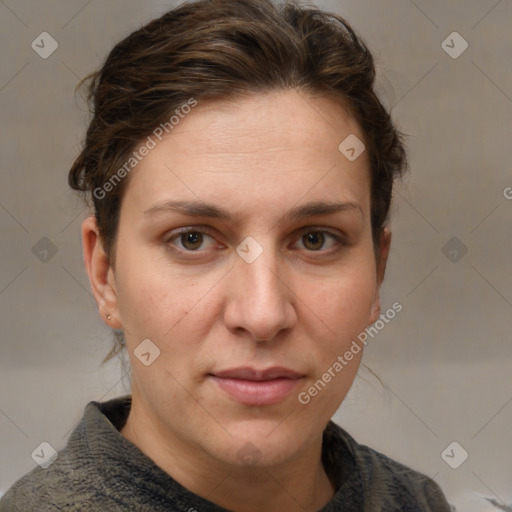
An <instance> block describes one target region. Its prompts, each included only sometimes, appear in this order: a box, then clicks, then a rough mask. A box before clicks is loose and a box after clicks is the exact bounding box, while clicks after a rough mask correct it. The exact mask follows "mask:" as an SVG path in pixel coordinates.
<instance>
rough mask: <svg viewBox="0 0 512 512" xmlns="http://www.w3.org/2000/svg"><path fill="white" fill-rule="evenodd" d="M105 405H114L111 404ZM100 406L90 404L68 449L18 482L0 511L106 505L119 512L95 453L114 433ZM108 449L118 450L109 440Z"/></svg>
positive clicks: (75, 510)
mask: <svg viewBox="0 0 512 512" xmlns="http://www.w3.org/2000/svg"><path fill="white" fill-rule="evenodd" d="M118 402H119V400H118V401H116V402H114V401H112V403H118ZM121 403H122V402H121ZM105 404H106V406H112V405H111V403H110V402H106V403H105ZM101 405H102V404H99V403H98V402H90V403H89V404H87V406H86V407H85V411H84V415H83V417H82V419H81V421H80V422H79V423H78V425H77V426H76V427H75V429H74V430H73V432H72V433H71V435H70V437H69V439H68V442H67V445H66V447H65V448H63V449H62V450H60V451H59V452H58V454H57V457H56V459H55V460H54V461H53V462H52V463H50V464H49V465H48V466H46V467H39V466H37V467H36V468H34V469H33V470H32V471H30V472H29V473H27V474H26V475H24V476H23V477H21V478H20V479H19V480H17V481H16V482H15V483H14V484H13V485H12V486H11V487H10V488H9V489H8V491H7V492H6V493H5V495H4V496H3V497H2V499H1V500H0V512H22V511H23V512H29V511H37V512H56V511H61V510H65V511H66V512H81V511H84V512H85V511H88V512H92V511H93V510H104V509H103V508H102V506H103V505H105V504H107V503H108V504H109V507H108V510H116V508H115V505H110V503H111V499H109V498H111V497H109V496H107V494H108V492H107V490H106V488H105V485H104V483H103V481H104V477H105V475H104V473H105V471H108V467H103V466H102V465H101V460H99V459H98V456H97V454H95V453H94V452H95V451H96V452H102V448H103V447H102V446H99V447H96V445H97V444H99V443H100V442H102V440H104V439H106V438H108V436H109V434H110V435H111V433H110V432H111V431H113V430H115V428H114V427H113V426H112V425H111V424H110V423H109V421H108V420H107V418H106V417H105V416H104V415H103V414H102V413H101V410H100V406H101ZM110 444H112V443H110ZM105 446H106V449H109V448H111V449H112V450H116V449H117V446H116V445H115V444H112V446H110V445H109V444H108V441H105ZM103 451H104V450H103ZM94 504H97V508H94ZM100 505H102V506H101V507H100Z"/></svg>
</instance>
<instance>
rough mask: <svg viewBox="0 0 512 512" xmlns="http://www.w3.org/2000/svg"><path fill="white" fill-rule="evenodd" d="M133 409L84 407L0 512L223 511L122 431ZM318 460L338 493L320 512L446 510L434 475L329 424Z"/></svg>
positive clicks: (0, 504) (126, 402)
mask: <svg viewBox="0 0 512 512" xmlns="http://www.w3.org/2000/svg"><path fill="white" fill-rule="evenodd" d="M130 406H131V397H130V396H125V397H119V398H115V399H113V400H109V401H108V402H103V403H99V402H90V403H89V404H87V406H86V408H85V412H84V416H83V418H82V419H81V421H80V423H79V424H78V425H77V427H76V428H75V429H74V430H73V432H72V433H71V435H70V437H69V440H68V442H67V446H66V447H65V448H64V449H63V450H61V451H60V452H59V454H58V458H57V459H56V460H55V461H54V462H53V463H52V464H51V465H50V466H49V467H47V469H43V468H42V467H36V468H35V469H33V470H32V471H31V472H30V473H28V474H27V475H25V476H24V477H22V478H21V479H20V480H18V481H17V482H16V483H15V484H14V485H13V486H12V487H11V488H10V489H9V490H8V491H7V493H6V494H5V496H4V497H3V498H2V500H1V501H0V512H31V511H37V512H57V511H69V512H85V511H87V512H93V511H94V512H96V511H98V512H117V511H130V512H134V511H136V512H194V511H197V512H221V511H224V512H225V509H223V508H221V507H219V506H217V505H215V504H214V503H212V502H210V501H207V500H205V499H203V498H201V497H200V496H198V495H196V494H194V493H192V492H190V491H189V490H187V489H186V488H184V487H183V486H181V485H180V484H179V483H178V482H176V481H175V480H174V479H173V478H172V477H171V476H169V475H168V474H167V473H166V472H164V471H163V470H162V469H160V468H159V467H158V466H157V465H156V464H155V463H154V462H153V461H152V460H151V459H150V458H148V457H147V456H146V455H144V454H143V453H142V452H141V451H140V450H139V449H138V448H137V447H136V446H135V445H134V444H133V443H131V442H130V441H128V440H127V439H126V438H124V437H123V436H122V435H121V434H120V432H119V430H120V429H121V428H122V426H123V425H124V423H125V421H126V418H127V417H128V413H129V411H130ZM322 458H323V462H324V465H325V468H326V471H327V473H328V475H329V476H330V478H331V480H332V481H333V482H336V483H337V486H336V488H337V492H336V494H335V496H334V497H333V499H332V500H331V501H330V502H329V503H328V504H327V505H326V506H325V507H324V508H322V510H321V512H336V511H344V512H359V511H360V512H363V511H364V512H370V511H371V512H378V511H383V512H392V511H402V512H421V511H432V512H449V511H450V507H449V505H448V503H447V502H446V499H445V498H444V496H443V494H442V492H441V490H440V488H439V486H438V485H437V484H436V483H435V482H434V481H433V480H431V479H430V478H428V477H427V476H425V475H422V474H421V473H418V472H416V471H413V470H411V469H409V468H407V467H406V466H403V465H402V464H399V463H398V462H395V461H393V460H391V459H389V458H388V457H386V456H385V455H383V454H381V453H379V452H377V451H375V450H373V449H371V448H368V447H367V446H363V445H359V444H358V443H357V442H356V441H355V440H354V439H353V438H352V437H351V436H350V435H349V434H348V433H347V432H345V431H344V430H343V429H342V428H340V427H339V426H337V425H336V424H335V423H333V422H329V424H328V426H327V428H326V429H325V432H324V443H323V453H322Z"/></svg>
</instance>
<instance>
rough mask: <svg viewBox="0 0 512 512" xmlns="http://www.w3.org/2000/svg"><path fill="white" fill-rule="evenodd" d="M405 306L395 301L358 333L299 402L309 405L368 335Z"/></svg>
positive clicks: (360, 348) (357, 350) (303, 393)
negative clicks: (372, 322)
mask: <svg viewBox="0 0 512 512" xmlns="http://www.w3.org/2000/svg"><path fill="white" fill-rule="evenodd" d="M402 309H403V306H402V304H400V302H395V303H394V304H393V305H392V306H391V307H390V308H389V309H387V310H386V312H385V313H383V314H381V315H380V318H379V319H378V320H377V321H376V322H375V323H374V324H372V325H370V326H368V327H367V328H366V329H365V330H364V331H362V332H361V333H359V334H358V336H357V339H356V340H353V341H352V345H350V348H349V349H348V350H346V351H345V353H344V354H343V355H339V356H338V357H337V358H336V361H334V362H333V364H332V365H331V366H330V367H329V368H328V369H327V370H326V371H325V372H324V373H323V375H322V376H321V377H320V378H319V379H318V380H317V381H316V382H315V383H314V384H313V385H311V386H310V387H309V388H308V389H307V390H306V391H301V392H300V393H299V395H298V397H297V399H298V401H299V403H301V404H302V405H307V404H309V402H311V399H312V398H314V397H315V396H317V395H318V393H320V392H321V391H322V390H323V389H324V388H325V387H326V386H327V384H328V383H329V382H331V380H332V379H334V378H335V377H336V375H338V374H339V373H340V372H341V371H342V370H343V368H345V366H347V365H348V364H349V363H350V361H352V359H353V358H354V356H355V355H357V354H359V352H361V350H362V345H365V346H366V345H367V344H368V341H367V340H368V336H369V337H370V338H374V337H375V336H377V334H379V332H380V331H382V329H384V327H385V326H386V324H389V322H391V320H393V318H395V317H396V315H397V314H398V313H400V311H402Z"/></svg>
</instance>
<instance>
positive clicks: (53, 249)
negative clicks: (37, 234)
mask: <svg viewBox="0 0 512 512" xmlns="http://www.w3.org/2000/svg"><path fill="white" fill-rule="evenodd" d="M58 250H59V249H58V248H57V246H56V245H55V244H54V243H53V242H52V241H51V240H50V239H49V238H48V237H46V236H43V238H40V239H39V240H38V242H37V243H36V244H35V245H34V246H33V247H32V254H33V255H34V256H35V257H36V258H37V259H38V260H39V261H40V262H41V263H48V262H49V261H50V260H51V259H52V258H53V257H54V256H55V255H56V254H57V251H58Z"/></svg>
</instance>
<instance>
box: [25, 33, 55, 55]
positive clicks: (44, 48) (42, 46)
mask: <svg viewBox="0 0 512 512" xmlns="http://www.w3.org/2000/svg"><path fill="white" fill-rule="evenodd" d="M30 46H31V47H32V50H34V51H35V52H36V53H37V54H38V55H39V57H41V58H42V59H47V58H48V57H50V55H51V54H52V53H53V52H54V51H55V50H56V49H57V48H58V47H59V43H57V41H55V39H54V38H53V37H52V36H51V35H50V34H48V32H41V33H40V34H39V35H38V36H37V37H36V38H35V39H34V40H33V41H32V44H31V45H30Z"/></svg>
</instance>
